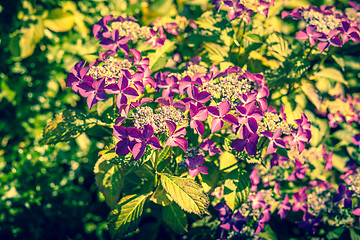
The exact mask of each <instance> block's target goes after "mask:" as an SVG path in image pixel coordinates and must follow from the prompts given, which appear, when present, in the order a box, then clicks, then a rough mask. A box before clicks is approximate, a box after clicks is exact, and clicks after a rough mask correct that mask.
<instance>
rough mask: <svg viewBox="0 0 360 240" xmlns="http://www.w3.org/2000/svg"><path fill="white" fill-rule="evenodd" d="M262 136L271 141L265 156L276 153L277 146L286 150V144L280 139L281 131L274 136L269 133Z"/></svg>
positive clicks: (266, 132) (277, 131)
mask: <svg viewBox="0 0 360 240" xmlns="http://www.w3.org/2000/svg"><path fill="white" fill-rule="evenodd" d="M262 134H263V135H264V136H265V137H267V138H268V139H269V140H270V142H269V145H268V148H267V151H266V153H265V154H271V153H274V152H275V151H276V146H279V147H282V148H285V142H284V141H283V140H282V139H280V136H281V129H278V130H276V132H275V133H274V134H273V133H272V132H269V131H265V132H262Z"/></svg>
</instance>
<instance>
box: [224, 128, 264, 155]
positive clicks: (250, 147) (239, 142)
mask: <svg viewBox="0 0 360 240" xmlns="http://www.w3.org/2000/svg"><path fill="white" fill-rule="evenodd" d="M258 140H259V135H257V134H253V133H251V132H250V131H249V130H248V129H247V128H246V127H242V128H241V130H240V139H235V140H233V141H232V143H231V147H232V148H233V149H235V150H236V151H238V152H241V151H242V150H243V149H244V148H245V150H246V152H247V153H248V154H249V155H255V154H256V151H257V147H256V144H257V143H258Z"/></svg>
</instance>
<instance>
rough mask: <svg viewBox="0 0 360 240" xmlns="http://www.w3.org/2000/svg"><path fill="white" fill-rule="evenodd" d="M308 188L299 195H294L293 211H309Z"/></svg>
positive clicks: (300, 191) (298, 193) (299, 192)
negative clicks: (306, 191)
mask: <svg viewBox="0 0 360 240" xmlns="http://www.w3.org/2000/svg"><path fill="white" fill-rule="evenodd" d="M305 190H306V188H302V189H300V190H299V191H298V192H297V193H294V195H292V200H293V207H292V210H293V211H294V212H297V211H299V210H302V211H304V212H305V211H306V210H307V195H306V193H305Z"/></svg>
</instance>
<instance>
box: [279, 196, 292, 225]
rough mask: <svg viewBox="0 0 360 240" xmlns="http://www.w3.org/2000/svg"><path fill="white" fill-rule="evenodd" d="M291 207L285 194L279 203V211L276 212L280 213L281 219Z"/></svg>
mask: <svg viewBox="0 0 360 240" xmlns="http://www.w3.org/2000/svg"><path fill="white" fill-rule="evenodd" d="M290 209H291V204H290V203H289V196H288V195H287V194H286V195H285V198H284V201H282V202H281V203H280V204H279V211H278V214H279V215H280V218H281V219H284V218H285V217H286V213H287V211H289V210H290Z"/></svg>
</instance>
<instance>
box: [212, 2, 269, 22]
mask: <svg viewBox="0 0 360 240" xmlns="http://www.w3.org/2000/svg"><path fill="white" fill-rule="evenodd" d="M213 4H214V5H215V9H216V10H217V11H219V9H220V7H221V5H222V4H223V5H224V6H225V7H226V8H227V10H228V17H229V19H230V21H232V20H234V19H236V18H239V19H241V20H243V21H244V22H246V23H249V22H250V20H251V16H252V15H253V14H254V13H261V14H262V15H264V16H265V17H267V15H268V12H269V7H270V5H274V0H260V1H254V0H250V1H249V0H213Z"/></svg>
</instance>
